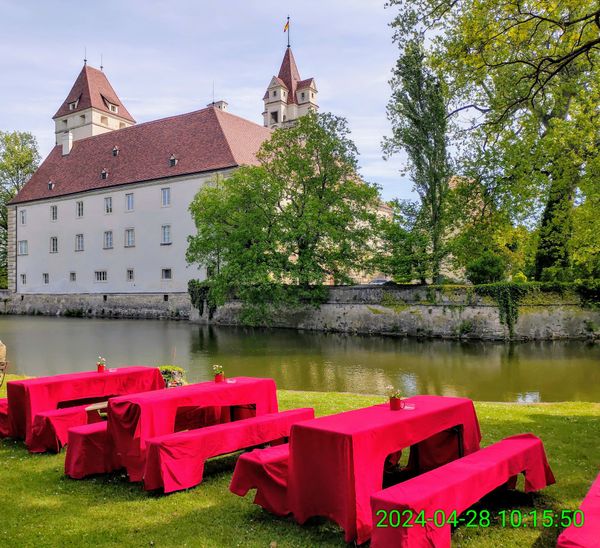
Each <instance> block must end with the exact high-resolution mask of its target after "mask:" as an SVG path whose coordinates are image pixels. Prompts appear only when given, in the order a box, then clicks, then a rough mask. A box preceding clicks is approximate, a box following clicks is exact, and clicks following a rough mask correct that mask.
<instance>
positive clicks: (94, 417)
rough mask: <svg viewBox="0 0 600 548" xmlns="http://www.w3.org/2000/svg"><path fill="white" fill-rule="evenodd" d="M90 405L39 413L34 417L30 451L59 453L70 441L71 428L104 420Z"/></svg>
mask: <svg viewBox="0 0 600 548" xmlns="http://www.w3.org/2000/svg"><path fill="white" fill-rule="evenodd" d="M89 407H91V406H90V405H89V404H83V405H76V406H74V407H62V408H59V409H52V410H49V411H43V412H41V413H38V414H37V415H36V416H35V417H34V419H33V427H32V430H31V443H30V444H29V447H28V448H29V452H30V453H45V452H46V451H53V452H55V453H59V452H60V450H61V448H62V447H63V446H64V445H66V444H67V442H68V439H69V428H72V427H74V426H81V425H84V424H88V423H94V422H98V421H100V420H102V419H101V417H100V415H99V414H98V412H97V411H95V410H90V411H88V408H89Z"/></svg>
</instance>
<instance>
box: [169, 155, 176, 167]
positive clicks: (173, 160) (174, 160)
mask: <svg viewBox="0 0 600 548" xmlns="http://www.w3.org/2000/svg"><path fill="white" fill-rule="evenodd" d="M176 165H177V157H176V156H175V154H171V157H170V158H169V166H171V167H175V166H176Z"/></svg>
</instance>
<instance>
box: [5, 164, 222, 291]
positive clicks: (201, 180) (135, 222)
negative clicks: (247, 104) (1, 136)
mask: <svg viewBox="0 0 600 548" xmlns="http://www.w3.org/2000/svg"><path fill="white" fill-rule="evenodd" d="M220 173H222V174H223V175H227V174H228V173H230V171H221V172H220ZM214 176H215V174H214V173H211V174H206V175H198V174H197V175H193V176H182V177H174V178H170V179H164V180H160V181H155V182H150V183H140V184H127V185H122V186H119V187H114V188H112V189H100V190H90V191H86V192H83V193H80V194H74V195H70V196H64V197H57V198H55V199H53V200H40V201H36V202H28V203H24V204H17V205H16V206H15V207H16V234H15V241H16V242H17V257H16V289H17V292H18V293H51V294H64V293H176V292H186V291H187V284H188V280H190V279H192V278H193V279H204V278H205V277H206V272H205V270H204V268H198V267H197V265H188V264H187V262H186V260H185V254H186V250H187V246H188V242H187V237H188V236H189V235H191V234H195V233H196V227H195V225H194V221H193V219H192V217H191V214H190V212H189V210H188V208H189V205H190V203H191V202H192V200H193V199H194V196H195V194H196V193H197V192H198V190H199V189H200V188H201V186H202V185H203V184H205V183H206V182H207V181H210V180H212V179H213V178H214ZM165 189H168V190H165ZM127 195H133V198H132V197H131V196H127ZM105 198H110V199H111V200H110V201H109V203H110V202H112V212H106V209H107V201H106V200H105ZM132 201H133V208H132V209H129V208H128V204H129V207H131V205H132ZM53 217H56V219H55V220H53ZM131 230H133V233H132V232H131ZM106 233H109V234H106ZM81 235H83V242H82V237H81ZM132 235H133V242H132ZM24 242H26V243H24ZM111 243H112V247H109V246H110V244H111ZM127 243H130V244H131V243H133V245H130V246H127V245H126V244H127ZM82 244H83V245H82ZM81 247H83V249H82V250H77V249H78V248H81ZM24 251H26V254H20V253H19V252H24ZM131 270H133V279H131V277H132V276H131V272H130V271H131ZM169 275H170V278H169ZM46 282H47V283H46Z"/></svg>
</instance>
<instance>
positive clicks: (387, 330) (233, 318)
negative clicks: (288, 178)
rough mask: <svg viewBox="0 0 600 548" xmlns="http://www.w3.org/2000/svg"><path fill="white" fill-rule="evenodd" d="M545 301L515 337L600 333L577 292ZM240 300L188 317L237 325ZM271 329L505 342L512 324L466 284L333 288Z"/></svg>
mask: <svg viewBox="0 0 600 548" xmlns="http://www.w3.org/2000/svg"><path fill="white" fill-rule="evenodd" d="M543 301H544V302H536V300H535V299H525V300H524V301H523V306H521V307H520V308H519V319H518V321H517V324H516V325H515V329H514V333H513V339H516V340H549V339H567V338H568V339H585V338H595V337H598V336H600V311H599V310H597V309H590V308H584V307H582V306H581V303H580V301H579V298H578V296H577V295H563V296H559V295H553V294H543ZM240 309H241V304H240V303H239V302H232V303H228V304H227V305H225V306H223V307H220V308H218V309H217V311H216V312H215V313H214V315H213V316H212V318H210V320H209V318H208V312H207V311H206V307H205V313H204V314H203V316H200V315H199V314H198V310H196V309H195V308H193V309H192V314H191V316H190V320H192V321H195V322H199V323H214V324H218V325H239V323H240V321H239V313H240ZM271 326H272V327H285V328H293V329H309V330H317V331H337V332H346V333H357V334H379V335H393V336H411V337H437V338H452V339H457V338H464V339H484V340H502V339H508V338H509V332H508V328H507V327H506V326H505V325H503V324H502V323H501V322H500V315H499V310H498V307H497V305H496V304H495V303H494V302H493V301H492V300H491V299H489V298H486V297H480V296H476V295H474V294H473V293H472V292H467V291H466V290H465V289H464V288H448V289H444V290H435V289H432V288H387V287H347V288H333V289H332V290H331V292H330V296H329V299H328V301H327V302H326V303H325V304H323V305H322V306H321V307H320V308H312V307H307V308H304V309H302V310H293V311H285V312H281V313H279V314H276V315H274V316H273V318H272V323H271Z"/></svg>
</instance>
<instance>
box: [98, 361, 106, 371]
mask: <svg viewBox="0 0 600 548" xmlns="http://www.w3.org/2000/svg"><path fill="white" fill-rule="evenodd" d="M96 367H97V368H98V373H104V371H105V369H106V366H105V365H104V364H103V363H97V364H96Z"/></svg>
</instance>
